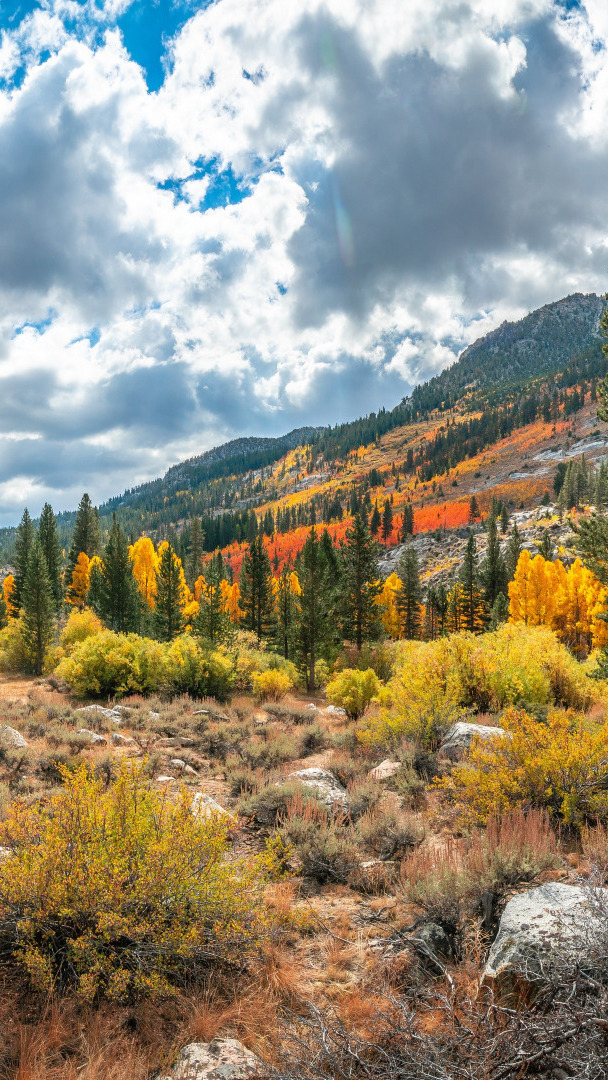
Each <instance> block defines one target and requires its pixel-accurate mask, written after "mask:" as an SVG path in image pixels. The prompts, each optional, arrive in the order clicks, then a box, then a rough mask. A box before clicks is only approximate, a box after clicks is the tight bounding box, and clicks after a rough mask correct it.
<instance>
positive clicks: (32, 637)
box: [21, 537, 55, 675]
mask: <svg viewBox="0 0 608 1080" xmlns="http://www.w3.org/2000/svg"><path fill="white" fill-rule="evenodd" d="M21 606H22V608H23V622H22V630H21V633H22V635H23V642H24V644H25V648H26V652H27V655H28V659H29V663H30V666H31V669H32V671H33V673H34V675H41V674H42V669H43V666H44V657H45V654H46V650H47V648H48V646H49V645H50V643H51V641H52V638H53V633H54V630H55V619H54V614H55V612H54V600H53V593H52V590H51V582H50V580H49V573H48V569H47V565H46V558H45V556H44V552H43V550H42V546H41V544H40V540H39V539H38V537H36V538H35V539H34V541H33V542H32V546H31V548H30V553H29V557H28V561H27V570H26V574H25V581H24V583H23V589H22V597H21Z"/></svg>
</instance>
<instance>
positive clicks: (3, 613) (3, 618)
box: [0, 589, 8, 630]
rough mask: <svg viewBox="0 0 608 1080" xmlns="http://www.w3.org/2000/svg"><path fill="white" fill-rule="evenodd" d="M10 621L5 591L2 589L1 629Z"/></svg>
mask: <svg viewBox="0 0 608 1080" xmlns="http://www.w3.org/2000/svg"><path fill="white" fill-rule="evenodd" d="M7 623H8V609H7V605H6V600H5V599H4V593H3V591H2V590H1V589H0V630H3V629H4V627H5V626H6V625H7Z"/></svg>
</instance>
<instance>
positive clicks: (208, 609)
mask: <svg viewBox="0 0 608 1080" xmlns="http://www.w3.org/2000/svg"><path fill="white" fill-rule="evenodd" d="M198 603H199V608H198V614H197V615H196V618H195V619H194V624H193V629H194V632H195V634H198V636H199V637H201V638H202V639H203V641H204V642H205V644H207V645H209V646H211V648H212V649H215V648H217V646H218V645H222V644H224V642H225V641H227V640H228V638H229V637H230V634H231V631H232V623H231V620H230V615H229V614H228V612H227V611H226V610H225V604H224V597H223V594H222V570H221V564H220V563H218V561H217V559H215V558H212V559H211V562H209V563H208V565H207V567H206V569H205V573H204V575H203V581H202V583H201V591H200V595H199V600H198Z"/></svg>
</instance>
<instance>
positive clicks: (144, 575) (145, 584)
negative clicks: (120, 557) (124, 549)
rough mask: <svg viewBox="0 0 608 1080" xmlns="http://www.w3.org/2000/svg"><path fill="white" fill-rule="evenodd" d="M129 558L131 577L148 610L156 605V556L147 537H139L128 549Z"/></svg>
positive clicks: (152, 545)
mask: <svg viewBox="0 0 608 1080" xmlns="http://www.w3.org/2000/svg"><path fill="white" fill-rule="evenodd" d="M129 558H130V559H131V562H132V564H133V576H134V578H135V580H136V582H137V588H138V589H139V592H140V593H141V596H142V598H143V600H144V602H145V603H146V604H147V605H148V607H149V608H150V609H152V610H153V609H154V605H155V603H156V600H155V597H156V589H157V584H156V574H157V571H158V555H157V554H156V548H155V547H154V544H153V543H152V541H151V540H150V537H149V536H141V537H140V538H139V540H136V541H135V543H134V544H131V546H130V548H129Z"/></svg>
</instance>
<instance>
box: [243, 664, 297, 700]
mask: <svg viewBox="0 0 608 1080" xmlns="http://www.w3.org/2000/svg"><path fill="white" fill-rule="evenodd" d="M251 682H252V685H253V692H254V694H255V696H256V698H257V699H258V701H280V700H281V698H283V697H285V694H286V693H288V691H289V690H291V688H292V686H293V682H292V680H291V678H290V677H289V675H288V673H287V672H286V671H279V670H278V669H276V668H275V669H273V668H269V670H268V671H254V673H253V675H252V676H251Z"/></svg>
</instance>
